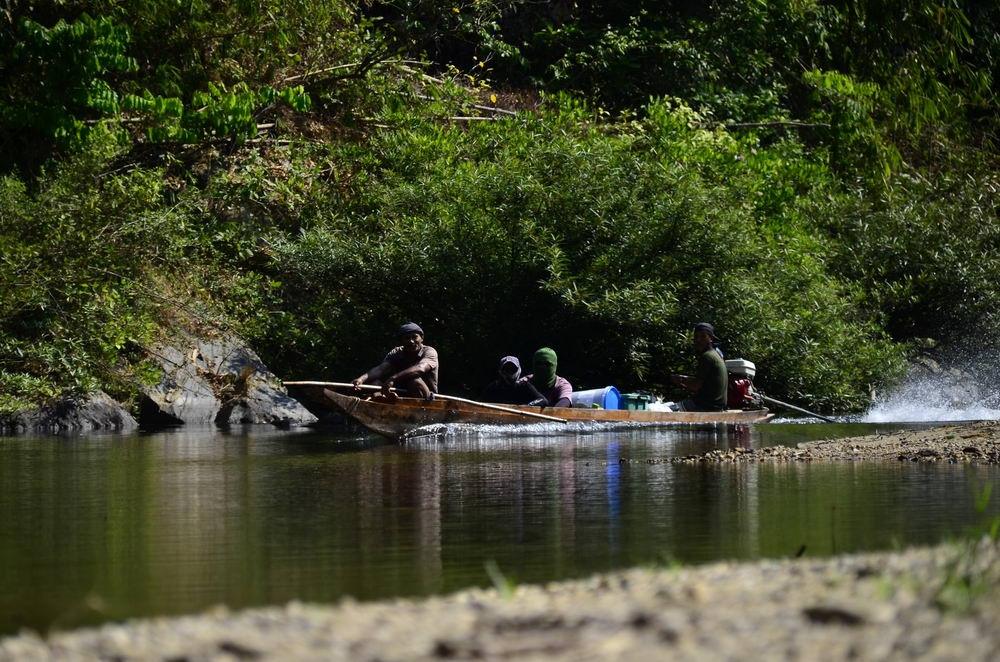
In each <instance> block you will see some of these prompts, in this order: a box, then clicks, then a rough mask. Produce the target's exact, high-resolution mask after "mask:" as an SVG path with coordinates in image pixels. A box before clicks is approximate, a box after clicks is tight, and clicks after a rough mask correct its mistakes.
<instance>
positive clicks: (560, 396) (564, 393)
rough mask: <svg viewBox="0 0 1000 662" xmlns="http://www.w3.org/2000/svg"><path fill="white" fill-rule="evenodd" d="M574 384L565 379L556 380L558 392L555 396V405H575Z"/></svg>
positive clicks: (553, 404)
mask: <svg viewBox="0 0 1000 662" xmlns="http://www.w3.org/2000/svg"><path fill="white" fill-rule="evenodd" d="M572 395H573V386H572V385H570V383H569V382H568V381H566V380H565V379H562V380H557V382H556V394H555V396H554V399H555V402H553V403H552V406H553V407H572V406H573V398H572Z"/></svg>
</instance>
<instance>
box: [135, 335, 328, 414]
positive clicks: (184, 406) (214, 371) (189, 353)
mask: <svg viewBox="0 0 1000 662" xmlns="http://www.w3.org/2000/svg"><path fill="white" fill-rule="evenodd" d="M149 353H150V356H152V357H153V358H154V359H155V360H156V361H158V362H159V364H160V367H161V368H162V369H163V378H162V379H161V380H160V383H159V384H156V385H155V386H152V387H146V388H145V389H143V396H142V398H141V400H140V408H139V419H140V421H141V422H142V425H143V426H144V427H159V426H164V425H181V424H184V423H215V424H219V425H231V424H243V423H269V424H271V425H276V426H278V427H292V426H296V425H306V424H309V423H314V422H315V421H316V417H315V416H313V415H312V414H311V413H309V412H308V411H307V410H306V409H305V407H303V406H302V405H301V404H300V403H299V402H298V401H297V400H295V399H293V398H291V397H289V395H288V393H287V391H286V390H285V387H284V386H283V385H282V384H281V381H280V380H279V379H278V378H277V377H275V376H274V375H273V374H272V373H271V372H270V371H268V369H267V366H265V365H264V363H263V361H261V359H260V357H259V356H257V354H256V353H255V352H254V351H253V350H252V349H250V348H249V347H247V345H246V343H244V342H243V341H242V340H241V339H240V338H238V337H236V336H235V335H232V334H223V335H220V336H218V337H212V338H205V337H195V336H193V335H190V334H186V333H180V334H178V335H177V336H176V337H175V338H174V339H172V340H171V341H170V342H169V343H164V344H161V345H158V346H156V347H152V348H150V350H149Z"/></svg>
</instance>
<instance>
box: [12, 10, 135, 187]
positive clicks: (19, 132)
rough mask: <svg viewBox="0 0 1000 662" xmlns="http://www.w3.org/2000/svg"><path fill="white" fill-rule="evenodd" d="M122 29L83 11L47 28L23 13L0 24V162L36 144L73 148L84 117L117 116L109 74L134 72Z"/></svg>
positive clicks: (84, 131)
mask: <svg viewBox="0 0 1000 662" xmlns="http://www.w3.org/2000/svg"><path fill="white" fill-rule="evenodd" d="M128 42H129V34H128V30H126V29H125V28H124V27H122V26H120V25H118V24H116V23H115V22H114V21H113V20H111V19H108V18H106V17H99V18H96V19H94V18H91V17H90V16H88V15H87V14H83V15H82V16H80V17H79V18H77V19H76V20H73V21H69V22H67V21H65V20H59V21H58V22H57V23H56V24H55V25H53V26H52V27H51V28H46V27H44V26H42V25H41V24H39V23H37V22H35V21H33V20H31V19H29V18H23V17H22V18H21V19H20V20H19V21H18V22H17V24H16V26H14V27H13V28H11V27H7V28H5V29H2V30H0V53H2V54H0V71H3V72H4V76H3V77H2V78H0V80H2V82H0V145H3V147H4V149H2V150H0V151H2V152H3V153H4V154H5V155H4V156H3V157H0V159H2V161H3V162H0V167H4V166H9V162H7V163H4V162H6V161H7V159H10V158H11V156H12V154H16V152H17V151H18V150H19V149H30V148H31V147H35V146H36V145H35V143H37V142H42V143H43V144H44V143H53V144H54V145H56V146H58V147H64V148H73V149H75V148H79V147H80V146H81V145H82V144H83V142H84V140H85V139H86V137H87V135H88V133H89V132H90V130H91V127H92V125H88V124H87V123H86V121H87V120H88V119H94V118H99V117H104V116H108V115H115V114H116V113H117V112H118V110H119V105H120V98H119V95H118V93H117V92H116V91H115V90H114V89H113V88H112V87H111V81H112V76H113V75H114V74H115V73H119V72H128V71H134V70H135V69H136V68H137V66H138V65H137V63H136V60H135V58H133V57H129V56H128V54H127V46H128Z"/></svg>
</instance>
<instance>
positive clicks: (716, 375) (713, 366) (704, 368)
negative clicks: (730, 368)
mask: <svg viewBox="0 0 1000 662" xmlns="http://www.w3.org/2000/svg"><path fill="white" fill-rule="evenodd" d="M716 341H718V338H717V337H716V336H715V327H713V326H712V325H711V324H709V323H708V322H698V323H697V324H695V325H694V351H695V353H696V354H697V355H698V367H697V369H696V372H695V374H694V376H693V377H691V376H688V375H670V381H671V382H673V383H674V384H676V385H677V386H680V387H682V388H685V389H687V390H688V391H691V392H692V393H693V395H692V396H691V397H690V398H688V399H686V400H682V401H681V402H678V403H677V404H676V405H675V411H725V410H726V389H727V388H728V384H729V376H728V374H727V372H726V363H725V361H723V360H722V355H721V354H720V353H719V351H718V350H716V348H715V343H716Z"/></svg>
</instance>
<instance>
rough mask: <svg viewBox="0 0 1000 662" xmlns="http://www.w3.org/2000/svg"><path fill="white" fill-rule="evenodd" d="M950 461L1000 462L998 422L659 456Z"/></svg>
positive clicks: (679, 460)
mask: <svg viewBox="0 0 1000 662" xmlns="http://www.w3.org/2000/svg"><path fill="white" fill-rule="evenodd" d="M815 460H823V461H861V460H874V461H879V462H895V461H899V462H950V463H953V464H955V463H971V464H1000V422H998V421H979V422H976V423H963V424H957V425H942V426H939V427H934V428H928V429H922V430H903V431H900V432H894V433H891V434H876V435H870V436H865V437H848V438H844V439H826V440H821V441H807V442H803V443H800V444H797V445H796V446H794V447H792V446H769V447H766V448H734V449H728V450H711V451H708V452H706V453H699V454H696V455H685V456H682V457H669V458H663V459H662V460H660V461H662V462H671V463H674V464H697V463H703V462H708V463H713V462H714V463H727V462H768V461H771V462H812V461H815Z"/></svg>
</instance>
